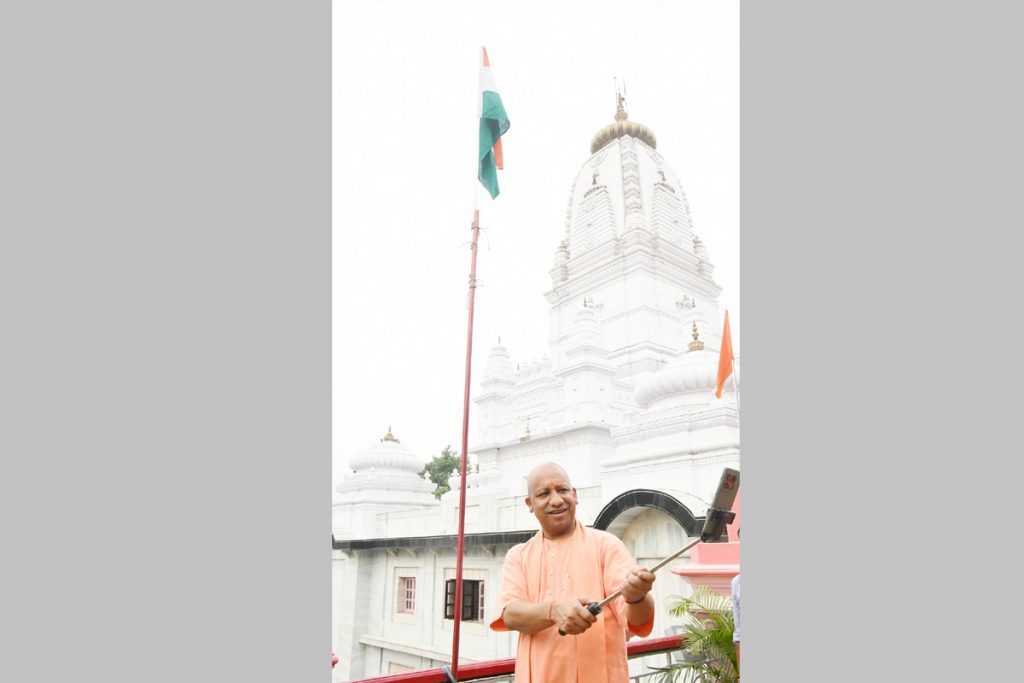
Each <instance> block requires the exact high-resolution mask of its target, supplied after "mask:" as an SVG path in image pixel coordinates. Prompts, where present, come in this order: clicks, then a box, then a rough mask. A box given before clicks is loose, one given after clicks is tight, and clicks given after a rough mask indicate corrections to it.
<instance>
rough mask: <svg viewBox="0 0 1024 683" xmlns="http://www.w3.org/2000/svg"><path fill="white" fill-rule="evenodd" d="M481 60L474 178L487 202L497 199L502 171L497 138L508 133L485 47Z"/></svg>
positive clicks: (499, 142) (502, 166)
mask: <svg viewBox="0 0 1024 683" xmlns="http://www.w3.org/2000/svg"><path fill="white" fill-rule="evenodd" d="M482 52H483V61H482V63H481V65H480V100H479V104H480V154H479V156H478V159H479V164H478V166H477V177H478V178H479V179H480V182H481V183H482V184H483V186H484V187H486V188H487V191H488V192H490V193H491V199H494V198H495V197H497V196H498V169H499V168H504V165H503V163H502V158H501V136H502V135H504V134H505V131H507V130H508V126H509V121H508V114H506V113H505V106H504V105H503V104H502V103H501V95H499V94H498V86H496V85H495V84H494V76H492V75H491V63H490V61H488V59H487V48H482Z"/></svg>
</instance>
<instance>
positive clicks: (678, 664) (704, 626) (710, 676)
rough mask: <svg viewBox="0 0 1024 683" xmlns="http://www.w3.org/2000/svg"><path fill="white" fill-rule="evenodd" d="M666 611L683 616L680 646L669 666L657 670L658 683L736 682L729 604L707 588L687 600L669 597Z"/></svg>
mask: <svg viewBox="0 0 1024 683" xmlns="http://www.w3.org/2000/svg"><path fill="white" fill-rule="evenodd" d="M671 600H672V602H671V604H670V605H669V608H668V611H669V614H671V615H672V616H674V617H681V616H686V617H687V618H688V622H687V623H686V625H685V631H683V645H682V647H681V648H680V651H679V652H678V653H676V654H678V655H679V656H678V657H673V660H674V661H673V662H672V664H670V665H668V666H663V667H656V668H655V670H656V671H657V672H659V674H660V675H659V676H658V677H656V680H657V681H658V683H676V682H677V681H678V682H685V683H736V681H737V680H738V679H739V676H738V675H737V673H736V648H735V647H734V646H733V643H732V632H733V620H732V601H731V599H730V598H729V597H727V596H723V595H719V594H718V593H715V592H714V591H712V590H710V589H709V588H707V587H706V586H698V587H697V589H696V590H695V591H694V592H693V596H692V597H690V598H682V597H679V596H677V595H674V596H672V598H671Z"/></svg>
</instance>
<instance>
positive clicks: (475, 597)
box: [444, 579, 484, 621]
mask: <svg viewBox="0 0 1024 683" xmlns="http://www.w3.org/2000/svg"><path fill="white" fill-rule="evenodd" d="M444 618H445V619H454V618H455V579H448V580H447V581H445V582H444ZM483 620H484V582H483V581H469V580H466V579H463V580H462V621H483Z"/></svg>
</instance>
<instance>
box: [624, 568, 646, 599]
mask: <svg viewBox="0 0 1024 683" xmlns="http://www.w3.org/2000/svg"><path fill="white" fill-rule="evenodd" d="M653 585H654V574H652V573H651V572H649V571H647V567H633V569H632V570H631V571H630V572H629V573H628V574H626V578H625V580H624V581H623V582H622V586H620V587H619V590H621V591H622V597H623V598H624V599H625V600H626V602H640V601H641V600H643V598H644V596H645V595H647V594H648V593H649V592H650V591H651V587H652V586H653Z"/></svg>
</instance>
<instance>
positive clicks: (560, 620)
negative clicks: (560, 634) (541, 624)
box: [551, 598, 597, 636]
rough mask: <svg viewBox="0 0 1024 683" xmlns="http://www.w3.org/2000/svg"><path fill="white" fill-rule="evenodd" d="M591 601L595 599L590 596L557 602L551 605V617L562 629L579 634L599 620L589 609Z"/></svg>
mask: <svg viewBox="0 0 1024 683" xmlns="http://www.w3.org/2000/svg"><path fill="white" fill-rule="evenodd" d="M591 602H593V600H591V599H590V598H578V599H576V600H565V601H562V602H556V603H554V604H553V605H552V607H551V619H552V621H554V622H555V626H556V627H558V629H559V630H560V631H564V632H565V633H567V634H568V635H571V636H578V635H579V634H581V633H583V632H584V631H586V630H587V629H588V628H590V627H591V625H593V623H594V622H595V621H597V617H596V616H594V615H593V614H591V613H590V612H589V610H587V605H589V604H590V603H591Z"/></svg>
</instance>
